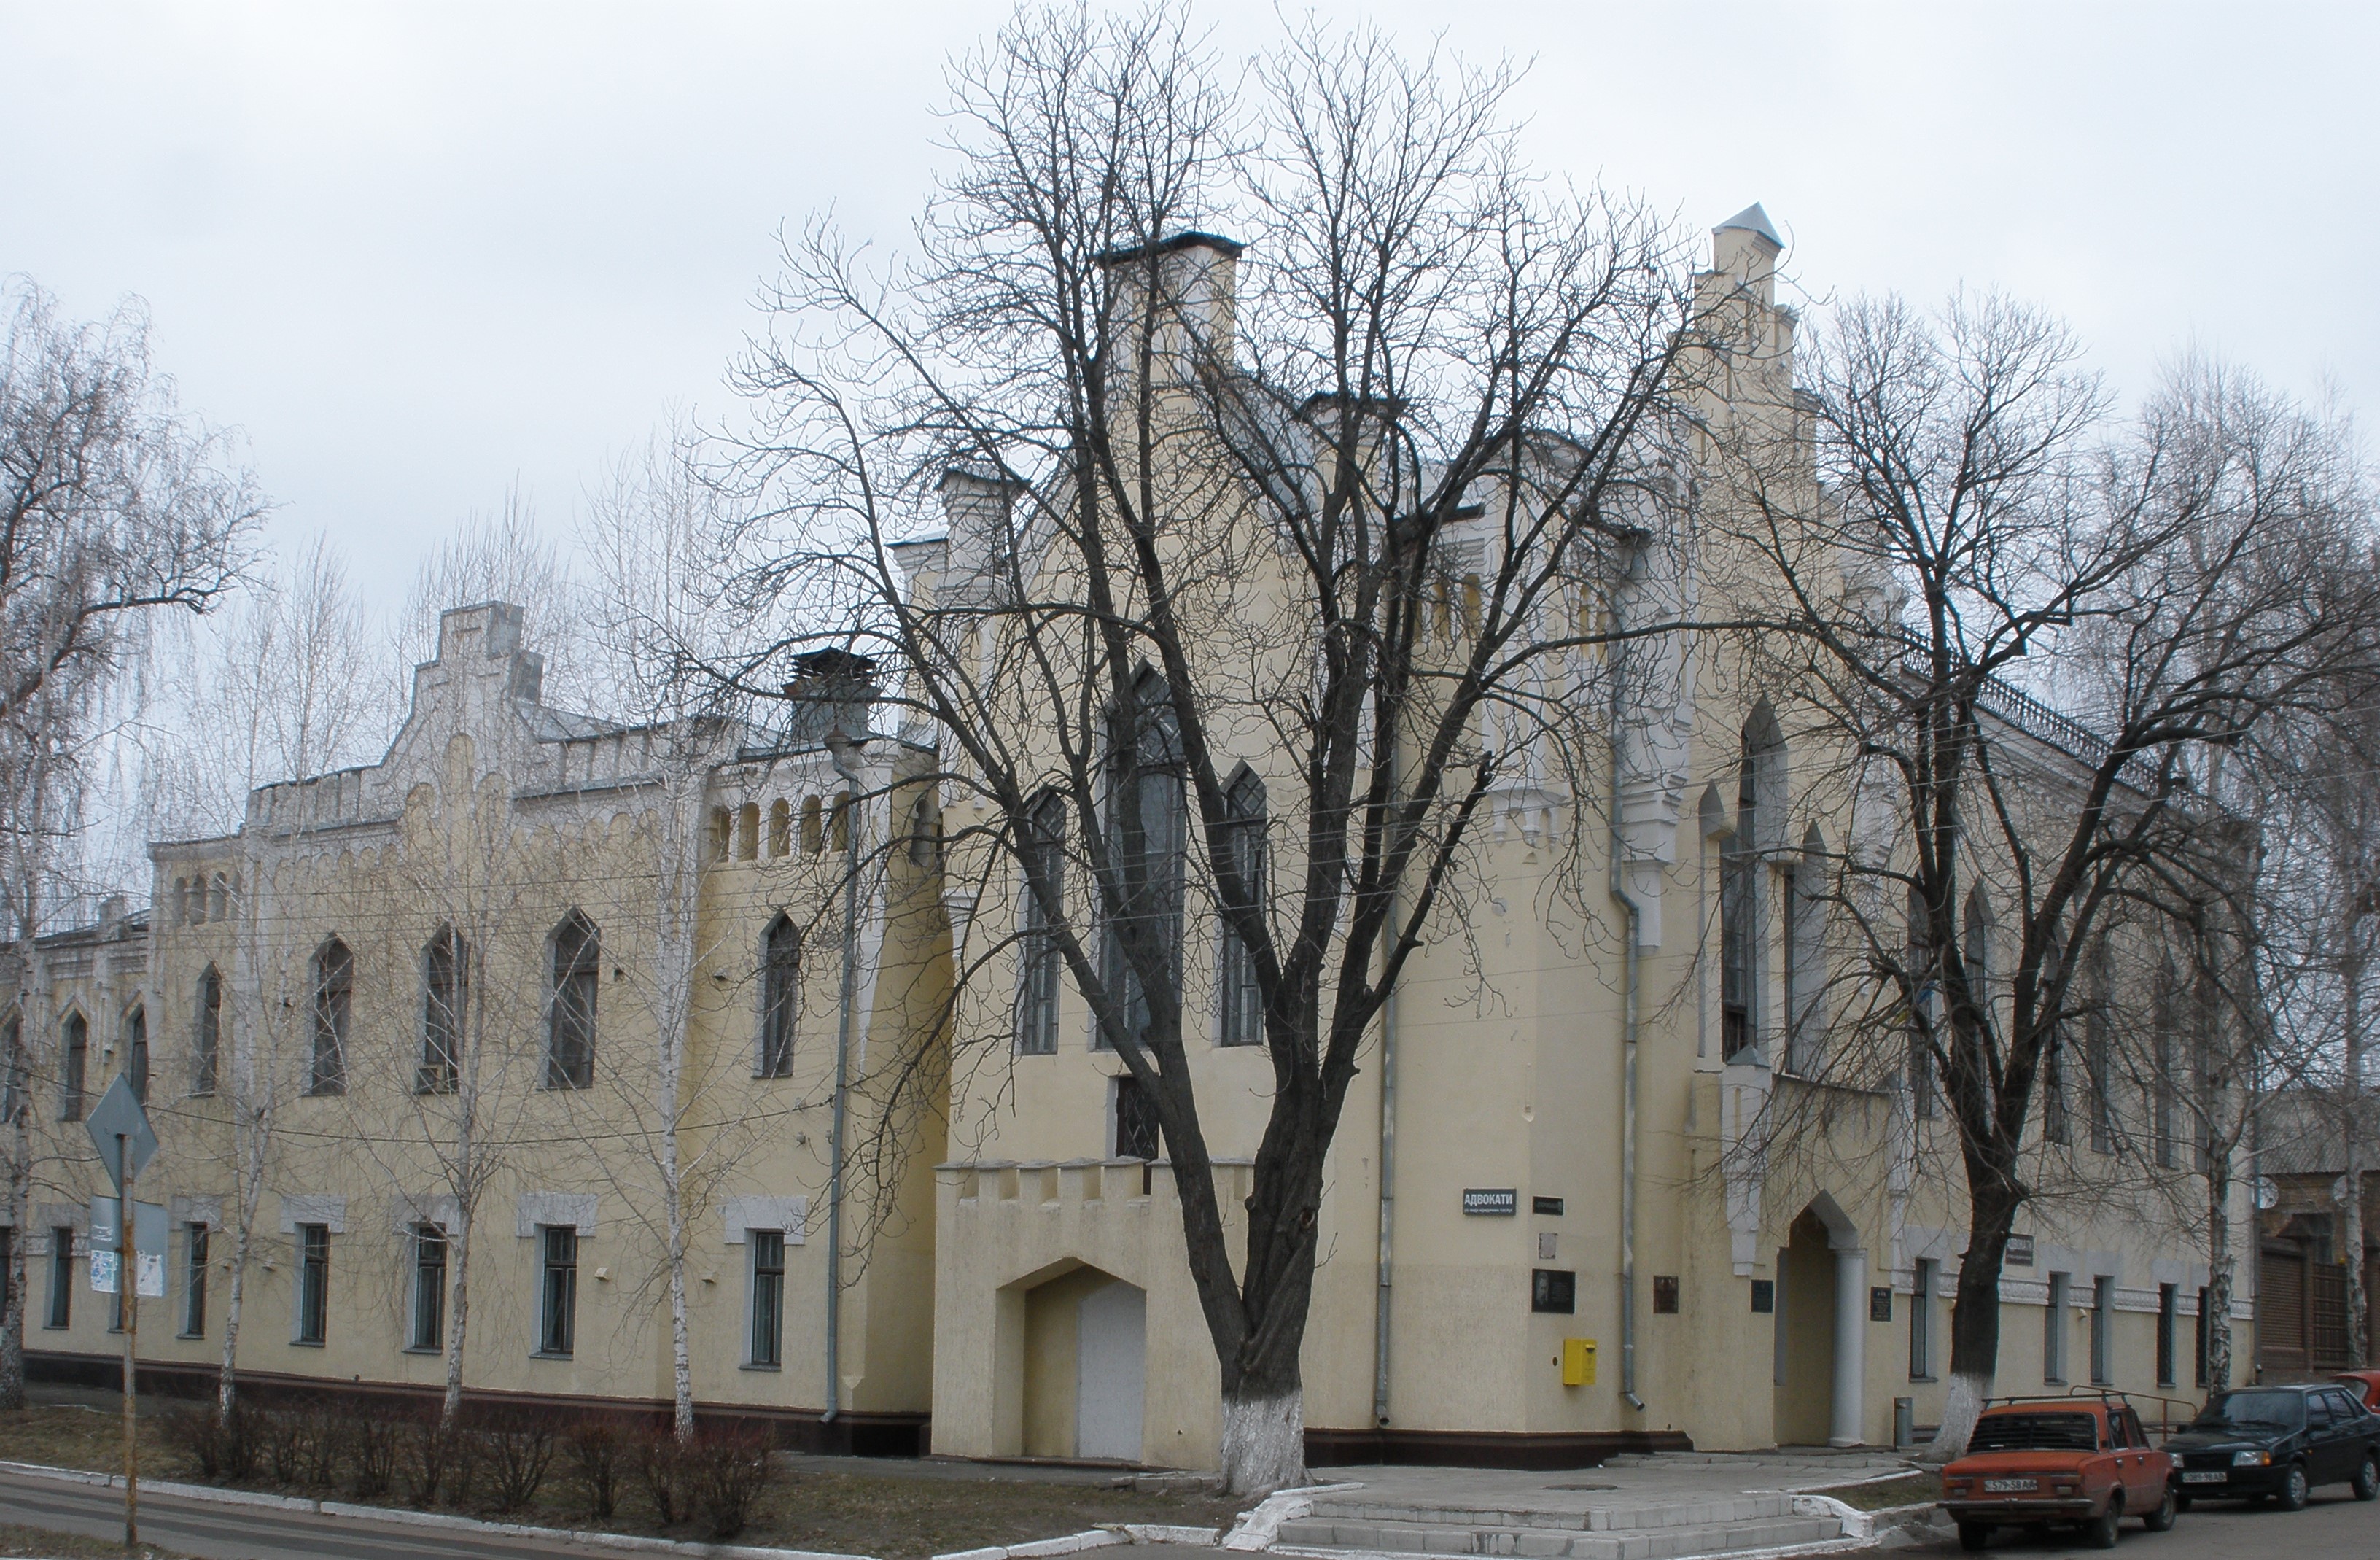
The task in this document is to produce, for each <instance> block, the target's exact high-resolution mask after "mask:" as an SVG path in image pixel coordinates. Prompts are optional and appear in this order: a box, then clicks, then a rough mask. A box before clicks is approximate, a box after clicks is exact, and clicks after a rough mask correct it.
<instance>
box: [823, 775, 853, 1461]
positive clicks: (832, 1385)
mask: <svg viewBox="0 0 2380 1560" xmlns="http://www.w3.org/2000/svg"><path fill="white" fill-rule="evenodd" d="M826 750H827V755H828V756H829V757H830V758H832V760H833V761H834V772H835V773H836V774H840V775H841V776H843V783H844V796H845V797H846V798H849V799H848V800H846V801H845V802H844V811H843V817H844V831H843V837H844V851H843V989H842V994H841V998H840V1001H839V1002H838V1004H837V1010H836V1015H835V1026H834V1115H833V1117H832V1121H831V1123H830V1125H829V1127H828V1128H827V1155H828V1165H827V1204H826V1412H825V1413H823V1414H821V1415H820V1417H819V1422H820V1423H821V1424H832V1423H833V1422H834V1420H835V1417H836V1416H837V1415H839V1414H841V1413H842V1412H843V1127H844V1115H845V1110H846V1106H847V1104H848V1103H849V1099H850V1092H851V1023H852V1011H851V1010H852V1006H853V1005H854V1004H855V1003H856V1001H857V1000H858V986H859V774H858V772H857V771H856V770H855V769H853V768H852V766H851V760H852V755H853V754H854V753H855V752H856V750H857V745H856V743H854V742H853V741H852V739H851V738H850V737H846V736H844V734H843V733H842V732H841V731H839V730H838V731H831V732H829V733H827V738H826Z"/></svg>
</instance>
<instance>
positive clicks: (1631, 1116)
mask: <svg viewBox="0 0 2380 1560" xmlns="http://www.w3.org/2000/svg"><path fill="white" fill-rule="evenodd" d="M1641 563H1642V556H1641V555H1638V556H1634V557H1632V558H1630V560H1629V567H1628V574H1627V577H1626V578H1629V579H1633V578H1634V577H1635V574H1636V571H1637V568H1638V567H1639V566H1640V564H1641ZM1620 612H1621V592H1620V591H1616V590H1615V591H1613V592H1612V593H1611V626H1612V628H1613V630H1614V631H1615V632H1617V631H1618V630H1619V628H1621V617H1620ZM1626 655H1627V650H1626V648H1625V646H1624V644H1623V643H1621V641H1618V640H1615V641H1614V642H1613V644H1612V647H1611V814H1610V828H1611V840H1610V845H1609V850H1608V852H1607V854H1608V855H1609V857H1610V866H1611V897H1612V898H1613V899H1614V900H1615V901H1617V902H1618V904H1619V906H1620V908H1621V913H1622V915H1623V916H1624V918H1625V920H1626V922H1627V935H1626V937H1625V938H1624V940H1623V941H1622V942H1621V948H1620V968H1621V993H1622V995H1621V1057H1622V1062H1621V1091H1620V1098H1621V1104H1620V1395H1621V1400H1622V1401H1624V1402H1625V1403H1626V1404H1627V1405H1628V1406H1629V1407H1630V1408H1633V1409H1635V1410H1637V1411H1638V1412H1639V1413H1642V1412H1643V1411H1644V1408H1645V1400H1644V1399H1643V1398H1642V1397H1640V1396H1638V1395H1636V1031H1637V1018H1636V1011H1637V994H1636V988H1637V984H1638V981H1639V980H1640V978H1641V977H1640V973H1639V970H1638V969H1637V958H1636V937H1637V932H1638V929H1639V928H1640V927H1641V926H1642V925H1643V923H1644V916H1645V908H1644V906H1643V905H1641V904H1639V903H1638V902H1637V899H1636V896H1635V895H1634V894H1633V893H1632V892H1630V890H1629V887H1628V876H1627V870H1626V868H1625V867H1624V866H1623V865H1622V859H1621V849H1622V847H1623V843H1624V842H1623V841H1622V840H1621V831H1620V765H1621V761H1622V759H1623V758H1624V757H1625V755H1626V743H1625V738H1624V737H1622V736H1621V729H1622V727H1621V722H1622V719H1623V717H1624V715H1625V713H1626V711H1627V699H1626V689H1627V678H1626V676H1624V675H1623V673H1622V665H1621V664H1622V662H1623V660H1624V659H1625V657H1626Z"/></svg>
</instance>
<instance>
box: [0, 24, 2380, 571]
mask: <svg viewBox="0 0 2380 1560" xmlns="http://www.w3.org/2000/svg"><path fill="white" fill-rule="evenodd" d="M1007 9H1008V7H1007V6H1005V5H1002V4H996V3H965V0H908V3H905V4H902V5H899V6H870V5H867V4H848V3H846V4H836V5H824V4H803V5H790V4H788V5H773V6H738V5H726V4H717V5H676V6H658V5H653V6H624V5H603V4H584V3H581V4H573V5H569V6H559V5H557V6H528V5H504V4H474V5H468V6H461V5H458V6H429V5H407V6H348V5H341V6H324V5H319V4H306V5H288V6H266V5H252V6H230V5H189V4H177V5H173V6H164V5H159V6H118V5H103V4H89V5H85V4H78V5H72V6H57V5H53V4H47V3H42V4H18V3H16V0H6V3H0V81H5V83H6V85H5V88H0V272H19V273H24V274H30V275H31V276H32V277H33V278H35V279H36V280H37V281H39V282H40V283H41V284H42V286H46V287H49V288H51V289H52V290H54V291H55V292H56V293H57V294H59V295H60V297H61V299H62V300H63V302H64V304H65V306H66V308H67V311H69V312H71V313H73V314H76V315H79V316H91V315H95V314H97V313H99V312H101V311H104V310H105V309H106V308H107V307H108V306H109V305H110V304H112V303H113V302H114V301H115V299H117V298H119V297H121V296H122V295H124V294H128V293H137V294H139V295H140V296H141V297H142V298H145V299H148V300H149V302H150V304H151V306H152V310H153V312H154V318H155V339H156V343H157V347H158V352H159V356H160V358H161V360H162V361H163V363H164V365H165V366H166V367H167V368H168V369H170V370H171V371H172V372H174V373H175V374H176V376H177V377H178V378H179V380H180V382H181V384H182V388H183V396H184V399H185V401H186V403H187V404H188V405H190V406H193V407H195V408H200V409H201V410H203V411H204V412H205V413H207V414H208V415H209V416H210V417H212V418H213V419H215V420H219V421H223V422H228V423H234V424H237V425H238V426H240V427H242V428H244V429H245V430H246V431H247V432H248V433H249V437H250V439H251V441H252V445H253V451H254V456H255V460H256V463H257V467H258V470H259V472H260V474H261V478H262V480H263V481H264V483H265V484H266V486H267V487H268V489H269V490H270V491H271V492H272V493H273V494H274V495H275V496H276V497H277V498H279V499H280V500H281V502H282V504H283V507H282V509H281V511H280V512H279V514H278V516H277V518H276V520H275V533H276V535H278V536H280V537H283V538H285V539H296V538H298V537H302V536H305V535H308V534H310V533H311V532H313V531H315V530H323V531H327V532H328V533H329V534H330V535H331V536H332V537H333V538H334V540H335V541H336V542H337V543H338V544H339V545H340V546H341V547H343V548H344V549H346V552H347V554H348V555H349V556H350V558H351V559H352V560H353V561H354V563H355V565H356V568H357V573H358V578H359V579H360V580H361V581H362V582H363V583H364V584H365V586H366V588H367V590H368V591H371V592H372V593H373V594H374V596H375V597H376V599H381V600H386V599H388V597H390V596H391V595H401V594H402V592H403V590H404V588H405V585H406V583H407V581H409V579H410V578H411V575H412V572H413V568H414V566H415V562H416V559H417V558H418V557H419V555H420V554H421V553H422V551H423V550H424V549H425V548H426V547H427V546H429V545H431V543H433V542H434V541H435V540H436V538H438V537H439V536H440V535H442V534H443V533H444V532H445V531H446V530H448V529H449V528H451V527H452V525H453V524H454V523H455V520H456V519H457V518H459V517H461V516H462V515H463V514H465V513H466V512H467V511H469V510H472V509H475V508H476V509H481V510H488V509H492V508H494V507H495V506H498V505H499V504H500V503H501V502H502V500H503V497H504V492H505V490H506V488H507V487H508V486H510V485H512V484H514V483H515V482H517V483H518V484H519V485H520V486H521V487H522V488H523V489H524V490H525V491H526V492H527V493H528V494H529V496H530V497H531V498H532V499H533V500H534V502H535V503H536V505H537V506H538V509H539V511H540V516H541V518H543V520H544V522H545V524H546V525H547V526H548V528H549V529H551V530H556V531H558V532H559V531H566V530H567V527H568V524H569V521H570V517H571V514H572V511H573V509H574V507H575V506H576V505H577V501H578V499H579V496H580V494H582V493H583V492H584V491H585V490H586V488H587V487H588V486H589V484H590V483H591V482H592V481H594V480H595V479H596V477H597V475H598V473H599V472H600V471H601V469H602V468H603V466H604V464H605V463H606V461H607V460H608V459H609V458H610V457H612V456H613V455H615V454H616V453H618V452H620V451H622V450H623V449H625V448H627V447H629V446H631V445H635V444H637V442H638V441H640V440H641V439H642V438H643V437H644V435H645V433H646V432H647V431H648V430H649V429H650V428H651V427H652V426H653V425H654V423H655V422H656V421H657V420H660V419H661V418H662V415H663V414H664V413H665V410H666V408H668V407H669V406H671V405H672V404H676V405H681V406H692V407H694V408H698V409H703V408H710V409H724V408H725V406H726V403H727V400H728V396H727V392H726V391H725V390H724V389H723V388H722V384H721V374H722V367H723V365H724V363H725V362H726V360H727V359H728V357H729V356H730V354H731V353H733V352H734V351H735V347H737V345H738V343H739V341H740V340H741V339H742V335H743V333H744V332H745V330H746V329H747V326H748V325H749V324H750V323H751V321H752V318H753V316H752V314H751V312H750V299H751V298H752V295H753V290H754V286H755V284H756V283H757V282H758V281H759V278H760V277H761V276H762V275H763V274H767V273H769V272H770V271H771V269H772V266H773V256H774V253H775V238H774V235H775V232H776V229H777V227H778V225H779V224H780V223H781V222H783V221H786V220H788V219H792V220H795V221H798V219H799V218H800V217H801V216H803V215H804V214H805V213H809V212H811V211H814V210H817V209H819V208H821V207H825V206H828V205H832V206H834V207H835V208H836V209H837V211H838V213H839V215H840V218H841V220H842V222H843V223H844V225H845V226H847V227H848V228H850V229H852V230H853V231H855V232H859V233H873V234H879V235H882V236H883V237H885V238H889V239H892V240H894V241H898V240H899V239H900V238H902V237H903V236H904V235H905V231H906V223H907V219H908V216H909V214H910V213H912V212H913V211H914V210H915V209H916V208H917V204H918V201H919V200H920V197H921V195H922V194H923V192H924V191H925V189H927V184H928V180H929V177H930V174H931V171H932V169H933V167H934V166H935V165H936V160H937V157H938V155H939V154H938V152H936V151H935V149H934V147H933V145H932V140H933V138H934V135H935V121H934V118H933V114H932V110H933V108H934V105H935V104H937V103H938V102H939V101H940V98H941V62H942V58H943V55H944V54H945V53H946V52H947V51H949V50H951V49H953V48H956V47H960V46H963V45H965V44H966V43H969V42H970V41H972V40H973V39H975V38H977V36H979V35H980V34H982V33H984V32H986V31H987V30H990V29H991V28H993V27H994V26H996V25H997V23H998V22H999V21H1000V19H1001V18H1002V17H1003V16H1005V15H1006V13H1007ZM1196 14H1197V15H1198V16H1199V17H1200V18H1203V19H1205V20H1207V21H1208V22H1210V23H1211V24H1212V25H1213V26H1214V28H1215V30H1216V36H1217V42H1218V43H1219V45H1220V46H1221V47H1223V48H1224V49H1226V50H1233V51H1236V50H1243V49H1246V48H1249V47H1253V46H1255V45H1256V44H1257V43H1260V42H1261V41H1263V40H1264V39H1265V38H1267V37H1269V36H1270V35H1271V33H1272V30H1273V29H1274V27H1275V25H1276V24H1275V22H1274V19H1273V17H1274V13H1273V10H1272V8H1271V6H1269V5H1263V4H1254V3H1239V0H1234V3H1230V4H1225V3H1221V0H1208V3H1206V4H1203V5H1201V6H1199V7H1198V10H1197V13H1196ZM1325 14H1332V13H1331V11H1330V8H1328V7H1326V8H1325ZM1336 14H1337V15H1339V16H1341V17H1342V18H1357V17H1362V16H1369V17H1372V18H1377V19H1378V20H1379V21H1380V22H1382V23H1383V24H1384V25H1386V26H1387V27H1389V28H1390V30H1393V31H1395V32H1396V33H1398V34H1399V35H1400V36H1402V37H1404V38H1407V39H1409V40H1412V41H1414V42H1416V43H1418V42H1420V41H1422V40H1424V39H1426V38H1427V36H1428V35H1429V34H1430V33H1432V32H1433V31H1442V32H1443V34H1444V36H1445V38H1446V41H1447V43H1449V44H1450V45H1451V47H1453V48H1455V49H1457V50H1459V51H1461V52H1463V53H1464V54H1466V55H1473V56H1490V55H1496V54H1500V53H1509V54H1511V55H1514V56H1516V57H1519V58H1522V59H1525V60H1529V61H1532V62H1533V64H1532V66H1531V70H1530V74H1529V76H1528V79H1527V80H1526V81H1525V83H1524V86H1523V88H1522V90H1521V93H1520V99H1519V102H1520V106H1521V108H1522V109H1523V110H1524V112H1525V113H1526V114H1527V115H1528V116H1529V117H1530V119H1531V121H1532V127H1531V130H1530V145H1531V149H1532V152H1533V154H1534V156H1535V158H1536V161H1537V162H1538V164H1539V165H1542V166H1544V167H1547V168H1548V169H1553V170H1559V171H1562V172H1566V173H1568V174H1571V175H1573V176H1574V177H1579V178H1581V179H1587V178H1594V177H1600V178H1601V179H1602V180H1604V181H1605V182H1607V183H1609V184H1611V185H1615V186H1620V187H1624V188H1627V189H1633V190H1636V191H1639V192H1641V193H1642V194H1644V195H1645V196H1646V197H1648V198H1649V199H1651V200H1652V201H1654V202H1656V203H1657V204H1658V206H1660V207H1661V208H1662V209H1664V210H1666V211H1670V212H1674V213H1677V214H1678V215H1679V216H1680V217H1681V218H1682V219H1685V220H1689V221H1692V222H1693V223H1694V224H1695V225H1700V226H1707V225H1710V224H1712V223H1715V222H1717V221H1718V220H1719V219H1721V218H1723V217H1725V216H1726V215H1728V214H1729V213H1732V212H1734V211H1736V210H1738V209H1739V208H1741V207H1742V206H1743V205H1745V204H1746V203H1748V202H1750V201H1763V202H1765V203H1766V205H1767V209H1768V211H1769V213H1771V215H1772V216H1774V217H1775V218H1776V220H1777V221H1778V223H1779V225H1780V226H1781V227H1782V229H1783V230H1784V232H1785V234H1786V236H1787V238H1788V239H1789V240H1790V241H1791V246H1792V248H1791V254H1790V256H1789V258H1788V261H1787V264H1788V266H1789V268H1790V269H1791V272H1792V273H1793V274H1794V276H1795V278H1796V279H1797V280H1798V282H1799V283H1800V285H1801V286H1803V287H1804V288H1805V289H1806V290H1808V291H1809V292H1810V293H1812V294H1813V295H1816V296H1820V297H1823V296H1825V295H1826V294H1828V293H1839V292H1845V291H1855V290H1862V289H1886V288H1891V289H1898V290H1900V291H1902V292H1904V293H1908V294H1910V295H1912V296H1913V297H1916V298H1919V299H1928V300H1931V299H1937V298H1939V297H1940V296H1942V295H1943V294H1944V293H1946V292H1947V291H1948V290H1949V288H1951V287H1952V286H1956V285H1959V284H1961V283H1962V282H1963V283H1965V284H1968V285H1971V286H1997V287H1999V288H2002V289H2004V290H2007V291H2009V292H2011V293H2014V294H2016V295H2019V296H2021V297H2023V298H2026V299H2031V300H2033V301H2035V302H2039V303H2042V304H2045V305H2046V306H2048V307H2050V308H2052V309H2055V310H2057V311H2059V312H2061V313H2063V314H2065V315H2066V316H2068V317H2069V318H2070V319H2071V320H2072V321H2073V322H2074V323H2075V324H2076V326H2077V327H2078V328H2079V329H2080V331H2081V332H2082V333H2083V335H2084V337H2085V338H2086V339H2087V340H2088V341H2089V342H2090V344H2091V345H2092V347H2093V349H2094V351H2095V355H2096V358H2097V360H2098V362H2099V364H2100V365H2101V366H2102V367H2104V368H2105V369H2106V370H2107V372H2108V374H2109V375H2110V377H2111V380H2112V381H2113V383H2114V384H2115V385H2116V387H2117V388H2118V389H2119V391H2120V392H2123V393H2125V394H2128V395H2129V394H2132V393H2135V392H2137V391H2138V390H2139V389H2140V388H2141V386H2142V385H2143V384H2145V383H2146V382H2147V381H2148V380H2149V379H2150V378H2151V377H2152V376H2153V375H2154V373H2155V370H2156V367H2157V365H2158V363H2159V362H2160V361H2161V360H2165V359H2167V358H2169V357H2170V356H2172V355H2173V354H2175V353H2177V352H2178V351H2180V350H2181V349H2183V348H2184V347H2189V346H2191V345H2193V344H2194V345H2196V346H2198V347H2204V348H2206V349H2209V350H2213V351H2216V352H2219V353H2221V354H2223V355H2225V356H2227V357H2228V358H2230V359H2233V360H2238V361H2240V362H2242V363H2245V364H2248V365H2250V366H2252V367H2254V368H2255V369H2257V370H2258V371H2259V372H2263V373H2264V374H2265V375H2266V376H2267V377H2269V378H2270V379H2272V380H2274V381H2275V382H2277V383H2278V384H2281V385H2283V386H2285V387H2287V388H2289V389H2290V390H2293V391H2295V392H2298V393H2300V394H2304V395H2315V394H2319V393H2321V392H2322V390H2323V388H2324V387H2325V385H2330V386H2333V387H2335V389H2336V392H2337V394H2338V396H2340V398H2341V399H2342V400H2343V401H2345V402H2346V403H2347V404H2348V405H2350V406H2351V407H2355V408H2362V409H2363V410H2365V411H2367V412H2368V411H2369V409H2370V408H2373V407H2374V405H2375V404H2380V305H2375V303H2374V293H2373V288H2372V286H2371V283H2372V278H2373V273H2374V257H2375V254H2380V189H2375V188H2374V185H2375V178H2374V161H2375V159H2374V152H2375V150H2380V145H2375V143H2376V142H2380V135H2375V132H2374V124H2373V113H2374V110H2373V102H2374V99H2373V95H2372V91H2371V87H2370V74H2371V70H2372V67H2373V65H2374V60H2375V59H2380V7H2374V6H2361V5H2359V6H2347V5H2339V6H2284V5H2276V4H2258V5H2254V6H2248V5H2240V6H2185V5H2177V4H2159V5H2154V6H2151V5H2088V4H2077V3H2071V0H2070V3H2068V4H2062V5H2041V6H2027V5H2011V4H1989V5H1986V4H1981V3H1978V4H1973V5H1969V6H1917V5H1905V6H1881V5H1878V6H1852V5H1815V4H1805V5H1794V4H1776V3H1771V4H1761V5H1722V4H1708V3H1705V4H1694V5H1679V6H1655V5H1649V4H1645V3H1643V0H1636V3H1633V4H1629V5H1625V6H1607V5H1592V4H1582V3H1579V0H1571V3H1568V4H1509V5H1500V4H1493V3H1481V0H1473V3H1469V4H1464V5H1461V6H1451V5H1446V4H1443V3H1439V4H1434V5H1430V4H1413V3H1406V0H1395V3H1389V4H1378V5H1373V6H1369V7H1363V8H1359V7H1355V6H1347V7H1343V8H1341V9H1339V10H1338V11H1337V12H1336Z"/></svg>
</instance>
